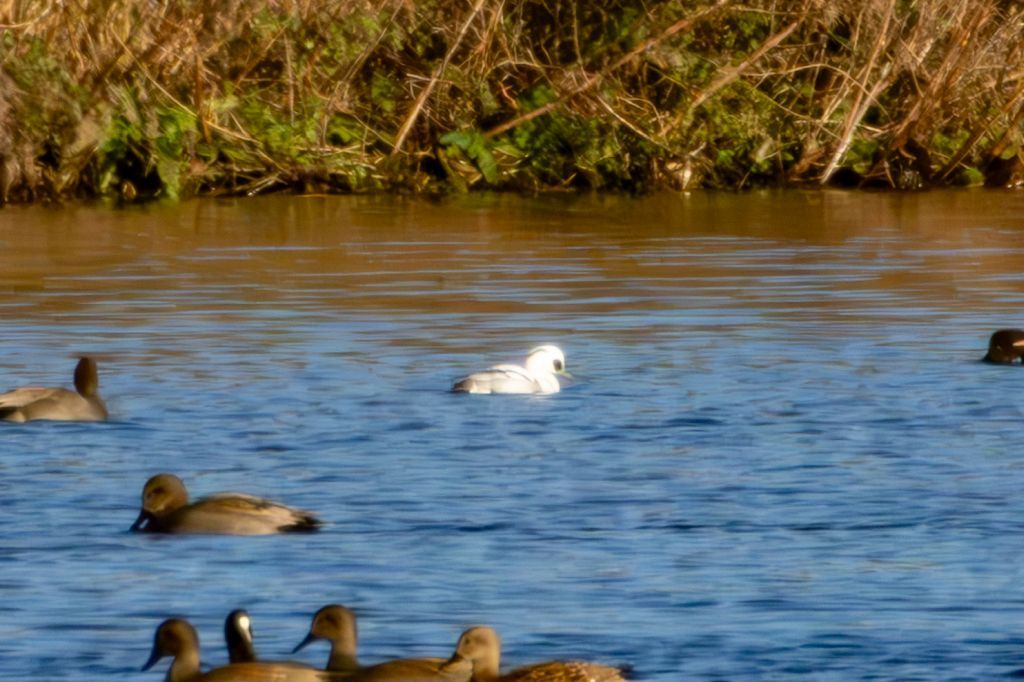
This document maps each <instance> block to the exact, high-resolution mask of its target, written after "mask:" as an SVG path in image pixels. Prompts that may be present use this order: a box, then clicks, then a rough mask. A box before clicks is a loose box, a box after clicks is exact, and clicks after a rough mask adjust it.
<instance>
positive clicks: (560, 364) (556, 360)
mask: <svg viewBox="0 0 1024 682" xmlns="http://www.w3.org/2000/svg"><path fill="white" fill-rule="evenodd" d="M523 364H524V366H523V367H520V366H519V365H495V366H493V367H491V368H489V369H485V370H484V371H482V372H475V373H473V374H470V375H469V376H466V377H463V378H461V379H459V380H458V381H456V382H455V385H454V386H452V390H453V391H457V392H460V393H540V394H548V393H558V392H559V391H560V390H562V387H561V385H560V384H559V383H558V375H562V376H569V375H568V373H567V372H566V371H565V354H564V353H563V352H562V349H561V348H559V347H558V346H552V345H545V346H537V347H536V348H534V349H533V350H531V351H530V353H529V354H528V355H527V356H526V362H525V363H523Z"/></svg>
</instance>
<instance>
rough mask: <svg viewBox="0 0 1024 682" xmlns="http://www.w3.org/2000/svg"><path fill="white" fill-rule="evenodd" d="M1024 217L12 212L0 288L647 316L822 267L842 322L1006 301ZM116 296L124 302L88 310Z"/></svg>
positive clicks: (773, 200) (224, 208) (1015, 282)
mask: <svg viewBox="0 0 1024 682" xmlns="http://www.w3.org/2000/svg"><path fill="white" fill-rule="evenodd" d="M1022 209H1024V195H1021V194H1018V193H1006V192H983V191H960V192H936V193H918V194H893V193H888V194H868V193H844V192H761V193H751V194H727V193H697V194H693V195H678V196H677V195H662V196H656V197H648V198H640V199H633V198H626V197H562V196H555V197H541V198H536V199H523V198H520V197H511V196H484V197H468V198H457V199H453V200H446V201H439V202H431V201H426V200H420V199H410V198H393V197H302V198H296V197H263V198H255V199H239V200H202V201H192V202H187V203H184V204H181V205H164V206H147V207H143V208H135V209H129V210H110V209H107V208H104V207H86V206H76V207H69V208H64V209H45V208H8V209H5V210H4V211H3V212H2V213H0V294H2V295H3V297H4V298H5V299H6V301H5V302H4V303H3V304H2V305H3V306H4V307H8V308H10V307H11V306H14V307H15V308H16V309H17V311H18V314H20V315H52V314H61V313H75V314H81V315H86V316H90V315H97V316H110V315H111V314H113V315H114V316H115V317H116V316H117V314H119V313H121V312H124V311H125V310H130V309H131V307H132V305H133V304H134V303H137V302H139V301H143V300H145V299H147V298H149V297H150V292H162V293H167V292H172V291H181V292H188V294H189V295H186V296H182V297H180V298H177V299H176V300H175V305H177V306H184V307H190V306H195V307H214V308H216V307H217V306H218V298H224V296H218V292H219V293H220V294H223V293H224V292H223V288H224V287H232V292H231V295H230V298H231V299H232V300H233V301H234V302H235V303H233V304H232V305H236V304H237V303H238V302H239V301H249V302H257V301H268V300H277V299H281V298H287V299H296V302H297V304H300V305H302V304H314V305H320V306H324V307H326V308H332V307H343V308H345V309H352V308H363V307H366V308H389V309H395V310H402V309H408V310H420V311H423V310H437V309H443V310H445V311H447V312H451V313H458V312H492V313H493V312H515V311H518V310H523V309H526V308H530V309H537V308H538V307H540V308H543V307H545V306H550V307H559V306H565V305H575V306H579V305H583V306H584V307H585V309H587V310H591V311H600V310H601V309H602V308H603V307H606V306H614V305H615V301H614V299H615V298H616V297H617V296H618V295H619V293H621V291H622V290H623V288H629V289H630V290H631V291H632V293H633V295H634V296H636V295H638V294H639V295H640V298H641V303H640V305H641V306H643V305H647V306H650V307H652V308H657V307H659V306H662V305H665V303H666V301H665V299H666V298H669V299H671V298H672V297H673V296H675V295H683V296H690V295H694V294H695V293H701V292H711V293H714V292H716V291H718V290H722V291H728V293H729V295H730V296H732V297H734V298H736V299H738V300H739V302H741V303H746V304H748V305H752V306H757V305H760V304H762V303H763V302H764V299H765V298H766V296H767V298H772V296H771V291H770V290H769V291H768V292H766V291H765V290H764V288H763V285H764V284H765V283H766V282H767V283H768V284H770V283H771V281H772V278H785V277H799V276H804V275H815V274H816V273H817V274H831V275H832V276H835V277H836V278H837V279H836V285H835V286H836V287H837V288H839V287H841V288H842V289H843V290H844V291H845V295H844V297H843V298H841V299H838V300H837V301H836V302H835V305H836V306H837V307H839V308H842V309H844V310H846V311H847V312H849V311H850V308H851V307H853V308H856V306H857V300H858V296H857V294H858V292H860V293H862V294H864V295H865V296H870V297H871V302H870V305H871V307H872V308H874V307H877V306H879V305H882V306H884V305H886V300H885V297H882V296H879V294H880V293H884V292H898V293H899V296H896V297H891V299H890V300H891V303H892V305H904V304H905V303H906V300H905V299H906V298H907V297H911V298H916V299H919V300H920V301H921V302H922V303H927V302H929V301H942V302H943V304H944V305H950V306H953V307H964V308H970V307H971V306H974V305H977V304H979V303H986V304H992V303H993V302H996V303H999V302H1000V301H1003V302H1005V303H1006V304H1013V305H1015V304H1017V303H1019V302H1020V294H1021V279H1020V278H1019V277H1016V276H1015V275H1014V273H1020V272H1024V220H1022V218H1021V216H1024V210H1022ZM794 247H798V248H794ZM815 247H820V248H815ZM880 263H882V264H884V265H883V266H882V267H880V266H879V264H880ZM822 268H826V269H827V271H826V272H824V273H823V272H822V270H821V269H822ZM998 273H1001V274H999V275H998V276H992V275H995V274H998ZM524 275H528V278H529V280H530V282H529V285H530V286H531V287H532V288H533V289H534V290H535V291H536V293H537V296H536V298H535V299H534V300H532V301H524V300H521V299H519V300H514V299H511V298H503V297H502V296H501V295H500V292H501V289H502V283H503V282H508V281H514V282H516V283H517V286H523V284H524V281H523V280H524ZM765 278H767V279H765ZM755 280H756V282H757V283H758V284H759V286H757V287H751V288H747V286H745V285H747V284H753V283H754V282H755ZM637 288H640V289H648V290H649V291H647V292H643V291H641V292H637ZM645 293H646V294H649V296H644V295H643V294H645ZM790 293H791V294H792V291H790ZM810 293H812V294H813V292H810ZM111 299H114V300H117V301H119V302H120V304H121V306H122V307H121V308H120V309H115V310H112V309H111V307H110V306H104V307H103V309H102V310H96V309H95V308H94V306H95V305H96V304H97V303H98V302H100V301H104V300H105V301H107V302H109V301H110V300H111ZM773 300H775V299H773ZM776 302H777V301H776ZM636 304H637V302H636V301H634V305H636ZM818 304H819V305H821V304H822V301H818ZM826 307H827V305H826Z"/></svg>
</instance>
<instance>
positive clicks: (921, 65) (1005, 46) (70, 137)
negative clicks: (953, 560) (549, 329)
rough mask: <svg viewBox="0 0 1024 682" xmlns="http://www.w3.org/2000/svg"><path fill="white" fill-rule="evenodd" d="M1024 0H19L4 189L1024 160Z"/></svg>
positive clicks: (1, 147) (941, 168)
mask: <svg viewBox="0 0 1024 682" xmlns="http://www.w3.org/2000/svg"><path fill="white" fill-rule="evenodd" d="M1022 142H1024V6H1022V5H1021V3H1018V2H1016V1H1014V0H972V1H971V2H963V0H917V1H915V2H910V1H909V0H774V1H769V0H751V1H750V2H735V1H731V0H707V1H699V0H694V1H687V0H665V1H662V2H653V1H652V2H636V1H635V0H628V1H627V0H608V1H607V2H600V3H597V2H585V1H583V0H575V1H573V0H518V1H515V2H513V1H509V0H460V1H446V0H377V1H376V2H370V1H368V0H347V1H345V0H328V1H323V0H222V1H219V2H211V1H209V0H177V1H174V2H172V1H170V0H67V1H65V2H54V0H6V1H5V2H0V202H8V201H12V202H32V201H61V200H64V199H69V198H98V197H110V198H116V199H119V200H122V201H140V200H146V199H154V198H168V197H169V198H172V199H173V198H179V197H185V196H195V195H223V194H231V195H246V194H250V195H252V194H259V193H264V192H274V191H296V192H330V193H349V192H410V193H427V194H441V193H447V192H464V191H469V190H476V189H488V190H506V191H520V192H541V191H549V190H602V191H619V192H650V191H658V190H666V189H671V190H682V189H690V188H702V187H703V188H729V189H742V188H749V187H757V186H766V185H767V186H782V185H797V186H820V185H825V186H844V187H885V188H897V189H918V188H925V187H934V186H944V185H961V186H965V185H989V186H998V187H1016V186H1022V185H1024V153H1022V149H1021V145H1022Z"/></svg>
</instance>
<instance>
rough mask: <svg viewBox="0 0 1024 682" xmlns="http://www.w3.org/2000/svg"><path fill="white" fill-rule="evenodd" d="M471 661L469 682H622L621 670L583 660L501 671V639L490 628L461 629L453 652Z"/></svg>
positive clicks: (538, 664) (551, 662) (539, 664)
mask: <svg viewBox="0 0 1024 682" xmlns="http://www.w3.org/2000/svg"><path fill="white" fill-rule="evenodd" d="M458 657H461V658H463V659H465V660H468V661H471V662H472V663H473V676H472V682H624V681H625V679H626V678H625V677H623V674H622V671H620V670H618V669H616V668H611V667H608V666H605V665H599V664H597V663H586V662H583V661H548V662H546V663H535V664H533V665H527V666H524V667H522V668H517V669H515V670H513V671H511V672H508V673H505V674H504V675H502V674H500V673H499V666H500V664H501V639H500V638H499V637H498V633H497V632H495V631H494V629H492V628H489V627H484V626H477V627H472V628H469V629H468V630H466V631H465V632H463V633H462V636H461V637H460V638H459V643H458V646H456V647H455V656H454V657H453V658H458Z"/></svg>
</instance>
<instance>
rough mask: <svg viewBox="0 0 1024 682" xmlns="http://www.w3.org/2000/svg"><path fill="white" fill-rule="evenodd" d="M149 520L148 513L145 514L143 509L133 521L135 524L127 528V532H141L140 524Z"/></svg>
mask: <svg viewBox="0 0 1024 682" xmlns="http://www.w3.org/2000/svg"><path fill="white" fill-rule="evenodd" d="M149 518H150V514H149V512H147V511H146V510H145V509H143V510H142V511H140V512H139V518H137V519H135V523H133V524H132V527H131V528H129V530H131V531H134V532H138V531H140V530H142V524H144V523H146V521H148V520H149Z"/></svg>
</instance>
